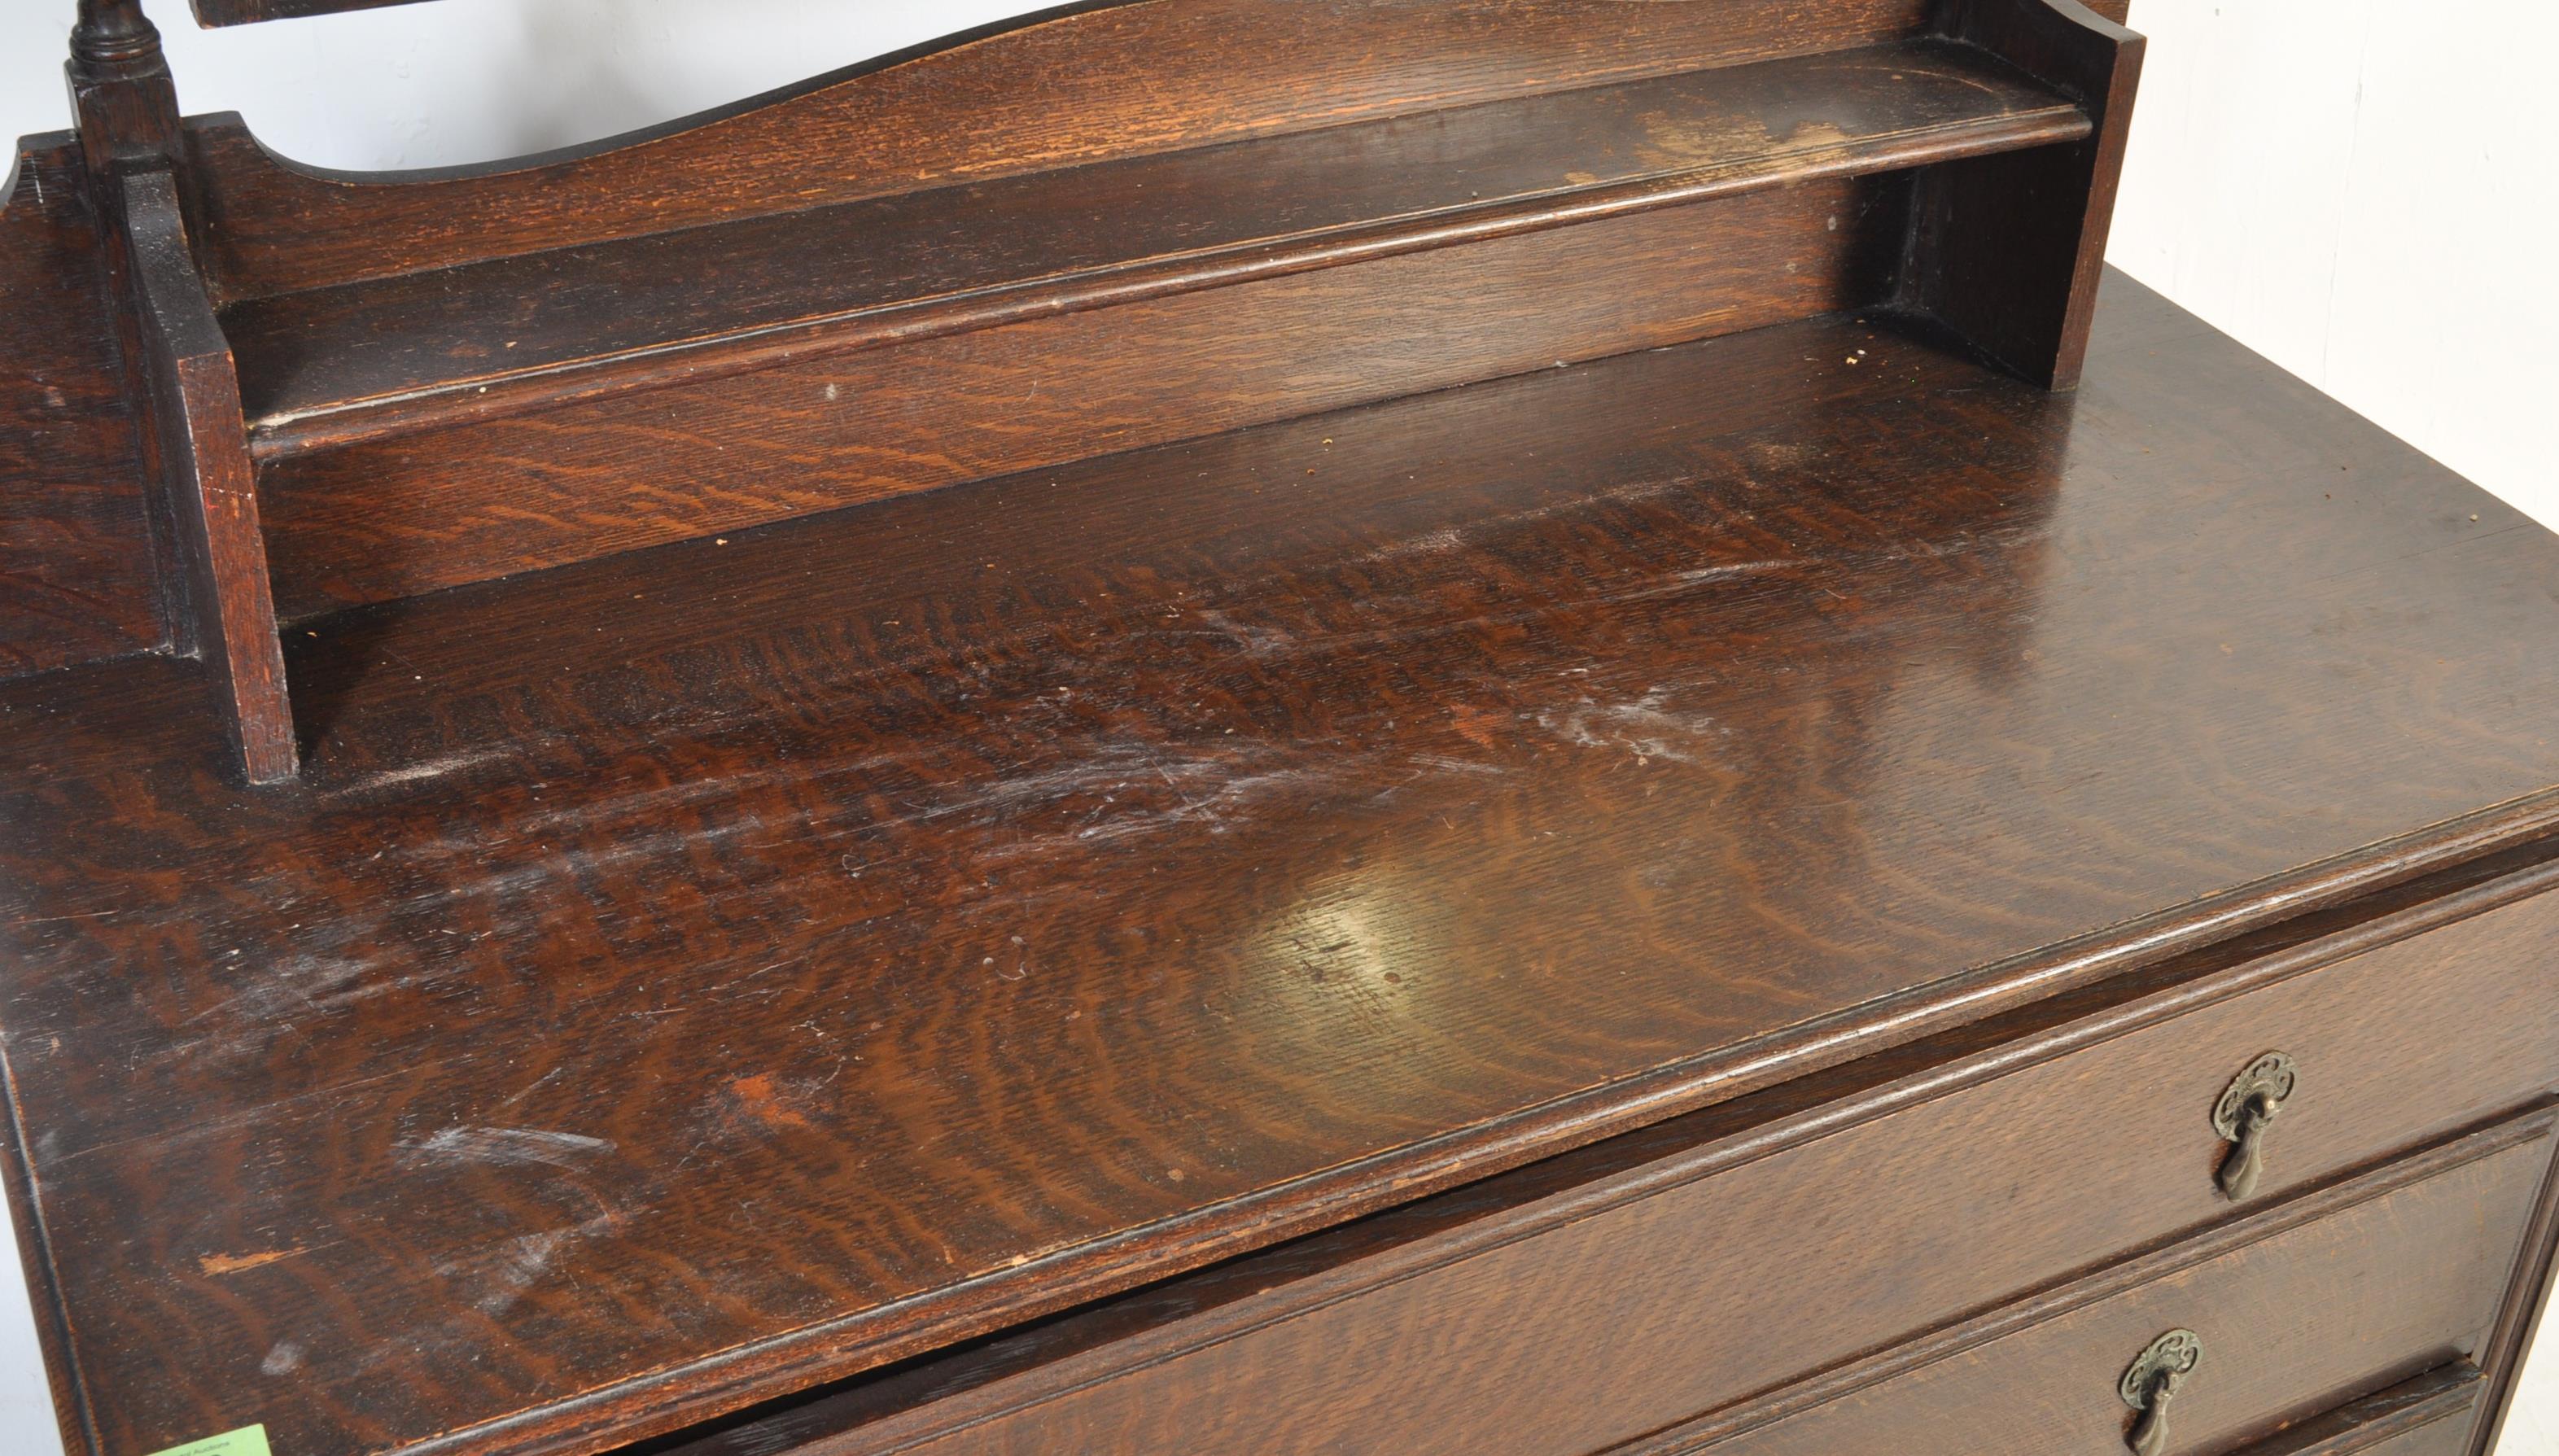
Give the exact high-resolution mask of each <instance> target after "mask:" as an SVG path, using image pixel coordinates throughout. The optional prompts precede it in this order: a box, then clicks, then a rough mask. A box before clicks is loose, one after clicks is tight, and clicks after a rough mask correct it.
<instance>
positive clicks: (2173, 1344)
mask: <svg viewBox="0 0 2559 1456" xmlns="http://www.w3.org/2000/svg"><path fill="white" fill-rule="evenodd" d="M2202 1359H2203V1337H2202V1336H2201V1335H2198V1334H2196V1333H2194V1332H2193V1331H2192V1330H2171V1331H2169V1332H2168V1333H2167V1334H2165V1335H2162V1336H2160V1337H2159V1338H2158V1339H2156V1340H2153V1341H2152V1342H2151V1344H2150V1348H2149V1349H2148V1350H2145V1351H2143V1352H2142V1353H2141V1356H2140V1358H2139V1359H2137V1360H2135V1361H2134V1362H2133V1363H2132V1365H2131V1366H2130V1367H2129V1368H2127V1369H2126V1370H2125V1372H2124V1378H2123V1379H2122V1380H2121V1381H2119V1382H2117V1383H2116V1384H2115V1393H2117V1394H2119V1395H2121V1396H2123V1397H2124V1403H2125V1404H2126V1405H2129V1406H2131V1407H2133V1408H2134V1409H2135V1410H2148V1409H2150V1408H2151V1407H2152V1406H2153V1405H2155V1404H2157V1403H2158V1402H2159V1401H2161V1400H2163V1399H2165V1398H2167V1397H2168V1396H2171V1395H2174V1394H2176V1393H2177V1388H2178V1386H2180V1385H2182V1384H2183V1383H2185V1378H2186V1377H2187V1376H2189V1375H2192V1374H2193V1373H2194V1367H2195V1365H2196V1363H2197V1362H2199V1361H2201V1360H2202Z"/></svg>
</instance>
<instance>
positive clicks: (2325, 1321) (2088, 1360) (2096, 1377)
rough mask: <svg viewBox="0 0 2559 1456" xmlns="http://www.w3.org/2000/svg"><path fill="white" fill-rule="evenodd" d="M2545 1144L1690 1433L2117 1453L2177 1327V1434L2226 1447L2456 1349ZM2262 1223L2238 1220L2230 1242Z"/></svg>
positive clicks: (1742, 1441)
mask: <svg viewBox="0 0 2559 1456" xmlns="http://www.w3.org/2000/svg"><path fill="white" fill-rule="evenodd" d="M2541 1125H2542V1126H2543V1127H2544V1128H2545V1129H2546V1126H2547V1123H2546V1120H2545V1121H2543V1122H2542V1123H2541ZM2494 1141H2495V1140H2494V1137H2493V1135H2491V1137H2490V1139H2489V1140H2488V1141H2487V1143H2486V1144H2485V1145H2486V1146H2490V1147H2493V1146H2494ZM2549 1161H2550V1148H2549V1144H2548V1140H2547V1137H2546V1133H2545V1135H2544V1136H2543V1137H2542V1138H2541V1139H2539V1140H2536V1141H2532V1142H2527V1143H2522V1144H2520V1145H2516V1144H2514V1143H2512V1142H2511V1141H2508V1142H2507V1143H2506V1145H2505V1146H2503V1147H2501V1148H2496V1149H2495V1150H2494V1151H2488V1152H2485V1153H2484V1155H2481V1156H2479V1157H2477V1159H2476V1161H2472V1162H2469V1163H2467V1164H2464V1165H2462V1166H2459V1167H2457V1168H2454V1169H2452V1170H2451V1171H2447V1172H2440V1173H2437V1174H2435V1175H2434V1176H2433V1177H2431V1178H2429V1179H2427V1180H2426V1181H2424V1182H2419V1183H2416V1184H2413V1185H2409V1186H2405V1187H2400V1188H2396V1189H2392V1190H2390V1191H2387V1192H2381V1193H2378V1194H2377V1195H2366V1196H2365V1197H2363V1198H2362V1199H2361V1200H2360V1201H2358V1202H2355V1203H2353V1204H2351V1205H2349V1206H2347V1207H2345V1208H2343V1209H2340V1210H2338V1211H2336V1212H2334V1213H2331V1214H2329V1215H2328V1216H2327V1217H2325V1218H2323V1219H2320V1220H2317V1221H2316V1222H2311V1223H2306V1224H2299V1225H2296V1226H2294V1227H2291V1228H2287V1229H2282V1230H2280V1231H2279V1232H2273V1233H2269V1234H2266V1235H2264V1236H2263V1237H2260V1238H2253V1239H2250V1240H2249V1241H2245V1242H2239V1243H2238V1244H2237V1246H2236V1247H2232V1248H2230V1249H2229V1250H2228V1251H2227V1252H2224V1253H2221V1254H2219V1255H2218V1256H2217V1257H2213V1258H2210V1259H2206V1260H2203V1261H2201V1262H2195V1263H2192V1264H2190V1265H2188V1266H2186V1267H2183V1268H2179V1269H2177V1270H2175V1271H2174V1272H2170V1273H2167V1274H2165V1275H2163V1276H2162V1277H2160V1278H2158V1279H2156V1280H2154V1281H2152V1282H2149V1283H2145V1284H2142V1285H2139V1286H2136V1287H2134V1288H2131V1289H2127V1290H2124V1291H2123V1292H2120V1293H2114V1294H2110V1295H2108V1296H2106V1297H2103V1298H2097V1299H2094V1300H2089V1301H2087V1302H2078V1300H2077V1299H2076V1298H2075V1296H2076V1294H2077V1291H2070V1292H2069V1294H2067V1295H2065V1296H2064V1297H2065V1298H2069V1299H2071V1302H2073V1303H2075V1304H2076V1307H2075V1308H2067V1309H2066V1310H2064V1311H2063V1312H2060V1313H2057V1314H2055V1315H2053V1316H2052V1317H2051V1318H2049V1319H2046V1320H2043V1321H2040V1322H2038V1323H2035V1324H2032V1325H2030V1326H2028V1327H2026V1328H2024V1329H2021V1330H2016V1331H2014V1332H2007V1331H2000V1332H1997V1333H1996V1334H1995V1336H1994V1338H1990V1339H1988V1340H1984V1341H1980V1342H1979V1343H1974V1344H1972V1345H1970V1346H1969V1348H1965V1349H1962V1350H1959V1351H1956V1352H1953V1353H1950V1354H1948V1355H1946V1356H1944V1357H1943V1358H1942V1359H1939V1360H1937V1361H1934V1362H1932V1363H1930V1364H1927V1365H1924V1366H1921V1367H1920V1368H1918V1369H1917V1370H1914V1371H1911V1372H1909V1373H1908V1374H1906V1375H1900V1376H1896V1377H1893V1378H1891V1379H1887V1380H1884V1381H1882V1382H1879V1383H1875V1384H1873V1385H1870V1386H1868V1387H1866V1388H1864V1389H1860V1390H1855V1391H1850V1392H1847V1393H1844V1394H1841V1395H1838V1396H1836V1397H1834V1398H1833V1399H1831V1400H1830V1401H1829V1402H1827V1403H1825V1404H1823V1405H1820V1406H1817V1407H1815V1408H1814V1409H1812V1410H1809V1411H1806V1412H1804V1413H1803V1414H1801V1415H1797V1416H1793V1417H1790V1418H1788V1419H1785V1420H1781V1421H1778V1422H1776V1423H1774V1424H1771V1425H1768V1426H1764V1427H1761V1428H1759V1429H1756V1430H1751V1431H1745V1432H1742V1433H1740V1434H1738V1435H1736V1436H1733V1437H1731V1438H1730V1439H1727V1440H1722V1441H1717V1442H1715V1443H1713V1444H1712V1445H1709V1446H1704V1447H1698V1448H1694V1449H1699V1450H1711V1451H1715V1452H1718V1453H1721V1456H1744V1453H1747V1456H1797V1453H1800V1456H1866V1453H1876V1456H1898V1453H1901V1452H1906V1451H1912V1450H1949V1451H1951V1450H1962V1451H1970V1452H1979V1453H1982V1456H2047V1453H2050V1452H2054V1451H2089V1452H2099V1451H2109V1450H2119V1449H2122V1447H2121V1445H2120V1443H2121V1442H2122V1440H2123V1438H2124V1432H2125V1430H2126V1428H2127V1427H2129V1426H2130V1425H2131V1424H2132V1413H2131V1412H2130V1411H2129V1410H2128V1409H2127V1408H2126V1407H2125V1405H2124V1403H2123V1401H2122V1400H2121V1399H2120V1398H2119V1397H2118V1395H2117V1393H2116V1388H2115V1384H2116V1380H2117V1378H2118V1377H2119V1376H2121V1375H2122V1374H2123V1371H2124V1368H2125V1367H2126V1366H2127V1365H2129V1364H2131V1362H2132V1358H2133V1357H2134V1356H2136V1355H2138V1354H2140V1353H2141V1351H2142V1350H2143V1348H2144V1347H2145V1346H2147V1345H2148V1344H2149V1343H2150V1342H2151V1341H2152V1340H2153V1339H2154V1338H2156V1337H2157V1336H2159V1335H2160V1334H2161V1333H2162V1332H2164V1331H2167V1330H2170V1329H2177V1328H2187V1329H2191V1330H2192V1331H2194V1332H2195V1333H2196V1334H2198V1335H2200V1336H2201V1337H2202V1342H2203V1360H2202V1361H2201V1362H2200V1363H2198V1364H2197V1366H2196V1367H2195V1370H2194V1373H2193V1375H2192V1376H2191V1377H2190V1378H2188V1380H2187V1381H2186V1383H2185V1384H2184V1387H2183V1389H2182V1390H2180V1392H2179V1393H2178V1394H2177V1396H2176V1397H2175V1399H2174V1401H2173V1403H2172V1407H2171V1415H2170V1430H2171V1433H2172V1435H2171V1440H2172V1442H2173V1443H2174V1446H2173V1449H2178V1450H2226V1449H2229V1448H2230V1447H2231V1446H2233V1445H2236V1444H2241V1443H2244V1442H2246V1441H2247V1440H2248V1439H2250V1438H2251V1437H2252V1436H2255V1435H2258V1434H2261V1433H2262V1434H2267V1435H2271V1434H2273V1433H2274V1432H2275V1431H2276V1430H2277V1429H2278V1428H2280V1427H2281V1426H2283V1425H2285V1424H2289V1423H2291V1422H2294V1421H2300V1420H2305V1419H2309V1418H2312V1417H2315V1416H2317V1415H2319V1414H2320V1413H2322V1412H2324V1411H2326V1410H2328V1409H2329V1408H2330V1407H2332V1406H2334V1405H2337V1404H2339V1403H2341V1402H2343V1401H2345V1400H2348V1399H2350V1398H2352V1397H2353V1396H2356V1395H2358V1394H2362V1393H2365V1392H2367V1391H2372V1390H2375V1389H2377V1388H2383V1387H2387V1386H2390V1385H2392V1384H2395V1383H2398V1382H2400V1381H2402V1380H2405V1379H2409V1378H2412V1377H2415V1376H2417V1375H2419V1374H2421V1373H2423V1372H2425V1371H2427V1370H2429V1369H2432V1368H2435V1367H2439V1366H2442V1365H2447V1364H2455V1363H2458V1362H2459V1361H2461V1360H2462V1358H2463V1357H2464V1356H2466V1355H2467V1354H2468V1353H2469V1352H2470V1350H2471V1349H2472V1348H2473V1347H2474V1346H2475V1345H2476V1344H2477V1342H2478V1339H2479V1336H2480V1331H2481V1328H2482V1326H2483V1324H2484V1322H2485V1321H2486V1319H2487V1318H2488V1317H2489V1315H2490V1313H2491V1312H2492V1310H2493V1309H2494V1307H2495V1304H2496V1301H2497V1299H2498V1296H2499V1295H2500V1294H2501V1293H2502V1291H2503V1283H2502V1279H2501V1270H2500V1265H2501V1264H2502V1262H2503V1258H2502V1255H2503V1253H2504V1251H2505V1250H2507V1249H2510V1248H2512V1247H2514V1246H2515V1244H2516V1243H2517V1242H2518V1241H2519V1240H2520V1238H2521V1236H2522V1232H2523V1225H2524V1222H2525V1218H2526V1215H2527V1213H2528V1211H2529V1209H2530V1205H2531V1202H2532V1195H2533V1193H2534V1191H2535V1190H2536V1189H2537V1188H2538V1187H2539V1185H2540V1182H2541V1178H2542V1176H2543V1174H2544V1171H2545V1170H2546V1169H2547V1167H2548V1165H2549ZM2254 1232H2255V1231H2253V1230H2247V1229H2245V1226H2242V1229H2241V1230H2239V1231H2234V1233H2233V1238H2234V1241H2235V1239H2236V1238H2244V1237H2245V1236H2246V1234H2249V1233H2254ZM2203 1246H2209V1245H2208V1243H2207V1244H2204V1245H2203ZM2181 1255H2183V1250H2180V1251H2178V1253H2177V1254H2173V1255H2171V1256H2172V1257H2177V1256H2181ZM2099 1282H2100V1283H2101V1284H2102V1283H2104V1282H2112V1281H2110V1280H2101V1281H2099ZM1986 1333H1988V1332H1986ZM2110 1443H2115V1444H2110Z"/></svg>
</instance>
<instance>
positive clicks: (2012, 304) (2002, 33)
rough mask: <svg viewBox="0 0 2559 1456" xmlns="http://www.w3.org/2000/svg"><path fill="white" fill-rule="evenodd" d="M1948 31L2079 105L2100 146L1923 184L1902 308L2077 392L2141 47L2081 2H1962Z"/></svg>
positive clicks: (2033, 156)
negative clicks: (1935, 322)
mask: <svg viewBox="0 0 2559 1456" xmlns="http://www.w3.org/2000/svg"><path fill="white" fill-rule="evenodd" d="M1944 29H1945V31H1946V33H1947V34H1948V35H1950V36H1953V37H1956V38H1957V39H1960V40H1966V41H1971V42H1973V43H1975V44H1977V45H1980V46H1983V47H1985V48H1987V49H1989V50H1991V51H1993V52H1996V53H1998V54H1999V55H2000V56H2002V57H2005V58H2006V59H2008V60H2009V61H2011V62H2014V63H2016V64H2017V65H2018V66H2020V67H2023V68H2024V69H2025V70H2026V71H2028V72H2029V73H2032V74H2033V75H2035V76H2036V77H2038V78H2040V79H2042V80H2044V81H2045V82H2047V83H2049V84H2052V85H2055V86H2058V87H2060V88H2061V89H2062V90H2064V91H2066V92H2068V93H2069V94H2071V95H2072V96H2074V97H2076V98H2077V99H2078V100H2079V102H2080V104H2081V105H2082V106H2083V107H2084V108H2086V110H2087V111H2088V114H2089V117H2090V119H2091V120H2092V121H2094V122H2095V123H2096V130H2095V132H2094V133H2093V134H2092V135H2091V136H2090V137H2089V138H2088V140H2086V141H2083V142H2080V143H2078V144H2076V145H2074V146H2069V147H2046V148H2042V149H2039V150H2036V151H2031V152H2017V153H2012V154H2008V155H2004V156H1996V157H1979V158H1973V159H1970V160H1966V161H1960V162H1948V163H1943V164H1940V165H1938V166H1935V167H1931V168H1928V169H1926V170H1925V171H1924V172H1922V173H1921V174H1920V181H1919V186H1918V192H1917V195H1916V198H1915V199H1914V202H1913V206H1912V213H1913V221H1912V227H1911V239H1910V254H1909V257H1908V260H1907V262H1906V263H1905V265H1904V273H1903V278H1902V290H1901V291H1902V299H1903V302H1904V303H1905V304H1907V305H1908V306H1910V307H1912V308H1914V309H1916V310H1918V311H1919V312H1921V313H1925V314H1927V315H1929V316H1931V317H1933V318H1935V319H1937V320H1938V321H1940V322H1941V323H1944V324H1945V325H1946V326H1948V327H1949V328H1951V329H1953V330H1954V331H1955V332H1956V333H1957V334H1959V335H1961V336H1963V338H1965V339H1966V340H1967V341H1969V342H1970V343H1971V344H1972V345H1973V346H1974V347H1975V348H1978V349H1980V350H1981V351H1982V352H1983V353H1985V354H1987V355H1989V356H1990V357H1991V358H1992V359H1994V360H1997V361H1998V362H1999V363H2000V364H2003V365H2005V366H2006V367H2008V368H2011V369H2015V370H2016V371H2017V372H2018V373H2020V374H2023V375H2024V376H2026V377H2027V378H2029V379H2032V380H2033V381H2035V382H2036V383H2039V384H2042V385H2043V386H2045V387H2046V388H2050V389H2070V388H2075V387H2076V386H2077V385H2078V382H2079V368H2080V364H2081V363H2082V362H2083V361H2084V360H2085V358H2086V357H2087V352H2088V325H2089V321H2090V320H2091V319H2092V318H2093V317H2094V314H2095V309H2096V303H2097V282H2098V278H2099V275H2100V273H2101V272H2102V270H2103V269H2104V267H2105V261H2106V256H2105V255H2106V233H2107V229H2108V228H2109V226H2111V225H2112V223H2113V220H2114V216H2115V187H2116V183H2117V180H2118V179H2119V178H2120V176H2121V175H2122V172H2123V166H2124V144H2125V140H2126V138H2127V136H2128V135H2129V133H2130V130H2131V126H2132V116H2133V92H2134V88H2135V86H2136V85H2137V83H2138V82H2139V80H2140V76H2141V65H2142V46H2143V42H2142V38H2141V37H2140V36H2137V35H2135V34H2133V33H2132V32H2131V31H2128V30H2126V29H2124V28H2123V27H2122V26H2120V25H2117V24H2115V23H2114V22H2113V21H2111V20H2108V19H2107V18H2106V17H2104V16H2102V15H2099V14H2097V13H2096V12H2095V11H2093V10H2090V9H2089V8H2088V7H2087V6H2085V5H2082V4H2080V3H2078V0H1952V3H1951V4H1950V5H1949V6H1948V7H1947V15H1946V19H1945V21H1944Z"/></svg>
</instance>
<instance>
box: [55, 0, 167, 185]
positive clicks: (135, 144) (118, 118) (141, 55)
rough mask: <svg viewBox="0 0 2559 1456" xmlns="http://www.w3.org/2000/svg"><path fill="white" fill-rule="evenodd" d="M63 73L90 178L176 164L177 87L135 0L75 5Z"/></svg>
mask: <svg viewBox="0 0 2559 1456" xmlns="http://www.w3.org/2000/svg"><path fill="white" fill-rule="evenodd" d="M66 70H67V71H68V72H69V73H70V74H71V87H72V114H73V115H74V116H75V117H76V118H77V119H78V124H79V137H80V151H81V153H82V154H83V155H84V156H85V157H86V158H87V160H88V167H89V171H90V173H91V174H92V175H95V176H99V177H104V176H106V175H107V174H109V173H111V172H116V171H129V170H131V169H133V168H135V167H154V166H158V167H170V166H175V165H176V163H177V159H178V88H177V86H176V84H175V83H173V82H172V81H171V80H170V78H169V62H168V58H167V57H166V56H165V55H163V54H162V53H161V50H160V31H159V28H158V27H156V26H154V25H153V24H152V23H151V21H150V18H149V17H147V16H145V15H144V14H143V13H142V6H141V4H140V3H139V0H79V20H78V22H77V23H76V24H75V25H74V26H73V27H72V59H71V63H70V65H69V66H68V67H67V68H66Z"/></svg>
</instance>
